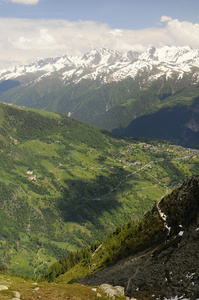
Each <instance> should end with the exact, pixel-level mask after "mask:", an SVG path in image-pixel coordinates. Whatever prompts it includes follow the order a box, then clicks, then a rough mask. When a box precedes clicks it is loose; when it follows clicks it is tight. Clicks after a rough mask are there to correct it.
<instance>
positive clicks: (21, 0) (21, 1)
mask: <svg viewBox="0 0 199 300" xmlns="http://www.w3.org/2000/svg"><path fill="white" fill-rule="evenodd" d="M9 1H10V2H14V3H19V4H28V5H36V4H38V3H39V0H9Z"/></svg>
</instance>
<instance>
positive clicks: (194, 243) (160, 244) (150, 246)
mask: <svg viewBox="0 0 199 300" xmlns="http://www.w3.org/2000/svg"><path fill="white" fill-rule="evenodd" d="M198 187H199V176H194V177H193V178H191V179H190V180H187V181H185V182H184V183H183V184H182V186H181V187H179V188H177V189H175V190H174V191H173V192H172V193H171V194H170V195H168V196H165V197H163V198H162V200H160V201H159V202H157V203H156V204H155V205H154V206H153V208H152V209H151V211H149V212H148V213H147V214H146V215H145V217H144V218H143V220H142V221H141V222H140V223H139V224H138V225H137V226H135V225H132V224H131V225H130V224H129V225H127V226H125V227H122V228H119V227H117V228H116V230H115V231H114V232H112V233H111V234H110V235H109V237H107V239H106V240H104V242H103V243H102V245H101V246H100V247H98V248H97V249H96V250H95V252H94V253H93V254H92V257H91V258H90V259H89V260H87V261H86V260H83V262H82V263H81V262H80V263H78V264H77V266H76V267H74V268H73V269H72V270H69V271H68V272H66V273H65V274H64V275H61V276H60V277H58V278H57V280H56V281H57V282H59V283H60V282H67V280H71V281H72V280H73V279H72V278H74V277H75V276H78V275H76V273H75V272H77V274H78V268H79V270H81V269H86V268H87V270H88V269H89V268H90V269H91V270H92V271H91V272H90V271H87V274H88V273H91V275H90V276H87V277H85V276H86V272H85V273H82V274H83V276H82V279H79V280H78V282H79V283H83V284H86V285H101V284H104V283H108V284H111V285H113V286H118V285H120V286H123V287H124V288H125V295H126V296H129V297H135V298H136V299H154V298H155V299H190V300H196V299H198V288H199V273H198V257H199V253H198V239H199V214H198V208H199V193H198ZM138 234H139V235H140V239H141V240H142V242H141V244H140V245H139V247H136V243H137V242H138V243H139V241H137V239H136V238H137V235H138ZM142 235H144V236H145V238H141V237H142ZM118 240H119V242H118ZM124 249H126V251H127V253H129V256H128V255H126V256H128V257H127V258H125V255H124V253H125V252H124ZM107 252H108V253H109V254H110V255H111V257H110V259H111V258H112V259H113V260H114V257H115V254H116V253H120V255H121V257H120V259H121V258H123V259H122V260H119V261H117V259H115V261H116V262H115V261H112V263H111V264H110V265H108V266H107V265H106V266H105V267H104V268H103V269H102V270H100V271H99V270H98V268H99V261H100V260H101V257H105V256H106V255H107ZM122 254H123V257H122ZM106 261H107V260H106ZM92 272H93V273H94V274H92ZM79 274H81V273H80V271H79ZM80 276H81V275H80ZM83 277H84V278H83ZM77 278H78V277H77ZM80 278H81V277H80ZM76 280H77V279H76Z"/></svg>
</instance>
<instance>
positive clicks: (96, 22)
mask: <svg viewBox="0 0 199 300" xmlns="http://www.w3.org/2000/svg"><path fill="white" fill-rule="evenodd" d="M151 44H153V45H154V46H156V47H161V46H164V45H171V46H172V45H175V46H186V45H190V46H192V47H193V48H199V0H0V68H2V67H8V66H11V65H15V64H20V63H28V62H30V61H32V60H35V59H39V58H41V57H47V56H55V55H61V54H64V53H66V54H69V55H72V54H74V55H82V54H83V53H85V52H87V51H89V50H90V49H92V48H101V47H109V48H112V49H117V50H135V51H144V50H145V49H146V47H147V46H149V45H151Z"/></svg>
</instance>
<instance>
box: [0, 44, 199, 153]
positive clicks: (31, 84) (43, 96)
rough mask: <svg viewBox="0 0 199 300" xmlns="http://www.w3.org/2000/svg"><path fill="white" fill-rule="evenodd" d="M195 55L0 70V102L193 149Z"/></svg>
mask: <svg viewBox="0 0 199 300" xmlns="http://www.w3.org/2000/svg"><path fill="white" fill-rule="evenodd" d="M198 80H199V51H198V50H194V49H192V48H190V47H188V46H187V47H174V46H172V47H169V46H166V47H163V48H155V47H153V46H151V47H149V48H148V49H147V50H146V51H145V52H144V53H137V52H132V51H129V52H121V51H113V50H110V49H101V50H92V51H90V52H88V53H86V54H85V55H84V56H83V57H69V56H66V55H65V56H62V57H55V58H48V59H43V60H39V61H37V62H33V63H31V64H30V65H28V66H18V67H14V68H10V69H6V70H1V71H0V101H3V102H7V103H13V104H17V105H20V106H27V107H32V108H39V109H45V110H49V111H54V112H60V113H64V114H66V115H68V116H72V117H74V118H76V119H79V120H82V121H84V122H86V123H90V124H93V125H95V126H98V127H100V128H103V129H106V130H108V131H112V132H114V133H120V134H127V135H130V136H139V137H140V136H144V137H146V136H147V137H151V138H161V139H167V140H170V141H174V142H177V143H179V144H180V145H183V146H186V147H194V148H198V146H199V145H198V132H199V130H198V128H199V124H198V117H197V111H198V95H199V84H198Z"/></svg>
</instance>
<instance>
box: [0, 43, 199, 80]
mask: <svg viewBox="0 0 199 300" xmlns="http://www.w3.org/2000/svg"><path fill="white" fill-rule="evenodd" d="M154 67H156V68H157V74H156V75H154V77H153V78H150V80H152V79H154V80H155V79H157V78H158V77H161V76H164V75H165V74H166V76H167V78H168V77H170V76H172V74H173V73H176V72H177V73H178V74H179V76H180V77H182V76H183V74H184V73H187V72H191V70H192V67H199V50H195V49H191V48H190V47H169V46H165V47H163V48H155V47H153V46H151V47H149V48H148V49H147V50H146V51H145V52H144V53H137V52H132V51H128V52H121V51H115V50H109V49H100V50H91V51H90V52H88V53H86V54H85V55H83V57H75V56H67V55H64V56H62V57H54V58H47V59H41V60H39V61H37V62H33V63H31V64H30V65H27V66H18V67H13V68H10V69H4V70H1V71H0V81H3V80H8V79H12V80H13V79H17V78H19V77H20V76H24V75H26V74H29V73H33V74H34V75H35V74H37V73H38V74H37V76H36V78H37V81H38V80H39V79H42V77H44V76H45V77H46V76H51V75H52V73H54V72H59V76H60V79H62V80H63V82H65V84H69V83H71V82H73V83H78V82H79V81H81V80H83V79H90V80H96V79H99V80H100V81H101V82H102V83H106V82H114V81H121V80H124V79H125V78H126V77H131V78H135V77H136V76H137V74H138V72H139V71H144V70H145V71H148V72H150V71H151V70H152V69H153V68H154ZM197 75H198V74H197Z"/></svg>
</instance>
